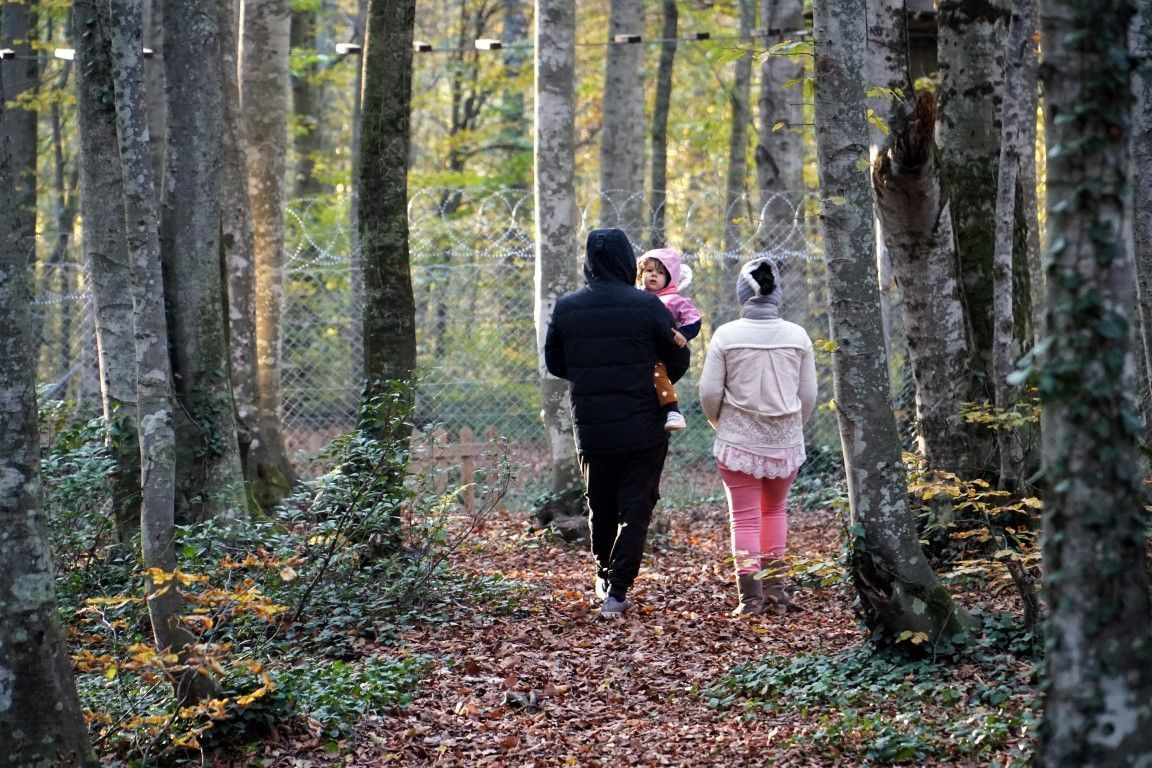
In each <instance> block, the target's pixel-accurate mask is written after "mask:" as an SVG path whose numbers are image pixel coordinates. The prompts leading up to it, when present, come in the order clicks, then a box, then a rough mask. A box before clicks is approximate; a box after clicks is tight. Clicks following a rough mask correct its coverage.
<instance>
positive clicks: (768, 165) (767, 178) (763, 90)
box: [755, 0, 804, 249]
mask: <svg viewBox="0 0 1152 768" xmlns="http://www.w3.org/2000/svg"><path fill="white" fill-rule="evenodd" d="M803 6H804V4H803V3H802V2H801V0H779V2H777V1H775V0H760V19H761V22H762V23H763V24H764V25H765V26H766V27H767V29H768V33H769V35H775V34H780V35H783V36H786V37H787V39H792V40H795V39H798V33H799V32H801V31H802V30H803V29H804V7H803ZM803 77H804V65H803V63H801V62H800V61H798V60H797V57H791V56H771V55H770V56H764V57H763V59H762V61H761V64H760V95H759V99H758V101H757V111H758V115H759V118H760V126H759V131H758V133H757V140H756V154H755V158H756V187H757V189H759V190H760V208H761V215H764V214H766V213H767V208H768V203H769V200H770V199H771V196H772V195H773V194H777V193H780V192H790V193H792V194H794V195H800V194H801V193H803V191H804V175H803V174H804V145H803V131H804V128H803V126H804V104H803V101H804V99H803V97H802V96H801V92H800V91H801V89H800V88H799V86H798V85H797V83H799V82H800V80H801V79H802V78H803ZM789 83H791V84H792V85H790V86H789V87H785V84H789ZM766 245H768V244H767V243H762V244H760V245H759V246H758V247H760V248H761V249H763V248H764V247H765V246H766Z"/></svg>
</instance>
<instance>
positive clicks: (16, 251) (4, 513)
mask: <svg viewBox="0 0 1152 768" xmlns="http://www.w3.org/2000/svg"><path fill="white" fill-rule="evenodd" d="M8 65H9V61H7V60H5V61H0V93H2V92H3V84H4V81H5V78H6V76H7V74H8V70H9V67H8ZM7 112H8V108H7V107H6V105H5V103H4V101H3V100H2V99H0V125H3V124H4V122H3V121H4V116H5V115H6V114H7ZM10 142H11V136H9V135H8V134H7V133H4V132H0V189H5V190H7V189H11V188H12V185H13V184H14V183H15V180H14V179H13V173H14V171H15V170H16V168H15V167H14V165H13V163H12V159H11V153H10V151H9V145H10ZM21 203H22V200H21V198H20V197H19V196H17V195H4V196H3V197H0V414H3V418H0V733H2V734H3V739H4V743H3V746H0V766H2V767H3V768H24V767H25V766H30V765H52V766H85V767H86V766H96V765H97V764H98V763H97V760H96V756H95V754H94V753H93V752H92V747H91V744H90V743H89V740H88V728H87V726H86V725H85V724H84V718H83V714H82V711H81V707H80V699H79V697H78V696H77V694H76V682H75V680H74V679H73V678H72V662H71V659H70V658H69V656H68V649H67V647H66V645H65V643H64V630H63V628H62V627H61V624H60V612H59V609H58V608H57V605H56V587H55V583H54V579H55V574H54V573H53V567H52V552H51V550H50V548H49V544H48V526H47V521H46V520H45V516H44V510H43V508H42V506H41V485H40V432H39V430H38V429H37V425H36V382H35V370H36V366H35V365H34V362H33V360H34V349H35V347H34V346H33V344H32V343H31V340H30V339H29V338H28V330H29V320H30V312H29V310H30V308H31V304H32V292H31V287H32V275H31V272H30V271H29V267H30V265H31V259H30V256H31V254H30V253H29V252H28V251H27V250H26V248H25V246H26V243H25V242H24V239H23V237H24V232H23V229H22V225H21V215H22V212H21V211H19V206H20V205H21Z"/></svg>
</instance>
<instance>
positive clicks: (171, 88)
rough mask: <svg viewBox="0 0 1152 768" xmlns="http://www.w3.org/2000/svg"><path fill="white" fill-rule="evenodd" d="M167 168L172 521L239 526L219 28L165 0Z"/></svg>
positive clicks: (190, 8)
mask: <svg viewBox="0 0 1152 768" xmlns="http://www.w3.org/2000/svg"><path fill="white" fill-rule="evenodd" d="M164 22H165V23H164V29H165V32H166V35H167V36H166V41H167V44H166V46H165V51H164V71H165V75H166V78H167V82H168V92H167V95H168V101H167V103H168V130H169V135H168V165H167V176H166V179H167V181H166V183H165V186H164V205H163V210H162V212H161V218H162V225H161V238H160V242H161V252H162V254H163V258H164V280H165V285H164V289H165V299H166V301H167V307H168V312H169V319H170V323H169V327H168V332H169V336H170V340H171V347H172V360H173V364H172V373H173V377H174V378H175V382H176V387H175V389H176V396H177V399H178V400H179V402H180V406H181V407H180V408H179V409H178V411H177V413H178V420H177V424H176V434H177V439H176V447H177V462H176V487H177V513H178V514H177V516H178V518H183V519H188V520H197V519H210V518H212V519H218V520H220V521H221V522H223V523H224V524H226V525H240V524H243V522H244V521H245V519H246V515H247V498H246V495H245V489H244V476H243V472H242V469H241V465H240V453H239V446H238V441H237V436H236V419H235V413H234V404H233V402H232V390H231V382H230V380H229V378H230V375H229V364H228V334H227V328H226V312H227V305H226V300H225V289H224V283H223V278H222V275H223V271H224V270H223V265H222V263H221V253H222V245H221V240H222V238H221V221H222V216H221V208H220V200H219V195H218V191H217V189H218V171H219V169H220V167H221V165H222V163H223V153H222V146H223V145H222V141H221V137H220V130H221V126H222V125H223V124H224V117H225V115H224V101H223V88H222V85H221V84H222V82H223V76H222V75H221V73H220V71H219V67H220V66H221V64H220V61H221V48H220V37H221V31H220V25H219V20H218V17H217V16H216V14H214V13H205V12H204V7H203V5H202V4H201V3H200V2H199V1H198V0H165V3H164Z"/></svg>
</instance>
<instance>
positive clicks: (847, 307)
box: [812, 0, 963, 638]
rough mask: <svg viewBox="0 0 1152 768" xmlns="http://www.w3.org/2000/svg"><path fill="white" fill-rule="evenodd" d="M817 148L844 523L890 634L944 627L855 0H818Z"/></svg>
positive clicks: (947, 604)
mask: <svg viewBox="0 0 1152 768" xmlns="http://www.w3.org/2000/svg"><path fill="white" fill-rule="evenodd" d="M812 16H813V24H814V43H815V67H816V70H815V71H816V78H815V119H816V152H817V157H818V160H819V177H820V221H821V224H822V227H821V230H822V234H823V238H824V258H825V263H826V265H827V269H828V314H829V320H830V325H831V334H832V340H833V342H835V344H836V349H835V351H834V352H833V371H834V374H835V399H836V410H837V416H838V421H839V424H840V437H841V446H842V448H843V453H844V469H845V472H846V474H847V476H848V499H849V507H850V511H851V519H852V523H853V528H856V527H857V526H859V528H857V530H859V531H860V534H859V535H856V538H855V541H854V542H853V543H852V544H853V553H852V569H853V577H854V580H855V582H856V585H857V589H858V590H859V592H860V596H861V598H862V599H863V601H864V603H865V604H866V605H867V606H869V607H870V608H871V610H872V611H873V612H874V616H875V618H876V619H878V620H879V622H880V623H882V624H883V625H884V626H885V627H886V628H887V629H888V630H890V631H891V632H892V636H893V637H896V636H898V635H899V633H900V632H903V631H912V632H920V633H925V634H926V635H927V637H928V638H940V637H951V636H952V635H953V634H954V633H956V632H958V631H962V630H963V621H962V618H961V615H960V611H959V609H958V608H957V606H956V605H955V604H954V603H953V602H952V599H951V597H950V596H949V595H948V593H947V591H945V589H944V588H943V587H942V586H941V585H940V583H939V582H938V581H937V579H936V575H935V574H934V573H933V572H932V569H931V567H930V566H929V565H928V561H927V560H926V559H925V557H924V553H923V551H922V550H921V548H920V542H919V539H918V537H917V534H916V528H915V525H914V522H913V518H912V514H911V510H909V508H908V502H907V498H908V493H907V480H906V477H905V470H904V464H903V462H902V461H901V460H900V440H899V437H898V435H897V432H896V420H895V418H894V416H893V414H892V409H891V407H890V405H889V399H888V398H889V395H888V393H889V382H888V357H887V353H886V350H885V345H884V336H883V329H882V327H881V321H880V298H879V291H878V289H877V281H876V266H875V261H874V259H873V258H872V241H873V235H872V201H871V196H870V194H869V190H868V179H867V176H866V175H865V174H864V172H862V171H861V167H862V166H863V167H867V158H868V127H867V123H866V122H865V112H864V102H863V99H864V81H863V72H864V50H865V36H866V35H865V13H864V0H816V2H815V3H814V5H813V14H812Z"/></svg>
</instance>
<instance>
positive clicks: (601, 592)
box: [596, 576, 608, 601]
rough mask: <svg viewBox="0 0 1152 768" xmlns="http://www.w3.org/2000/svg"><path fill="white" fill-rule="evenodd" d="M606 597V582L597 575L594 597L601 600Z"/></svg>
mask: <svg viewBox="0 0 1152 768" xmlns="http://www.w3.org/2000/svg"><path fill="white" fill-rule="evenodd" d="M606 597H608V582H607V581H605V580H604V579H602V578H600V577H599V576H597V577H596V599H597V600H601V601H602V600H603V599H604V598H606Z"/></svg>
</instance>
